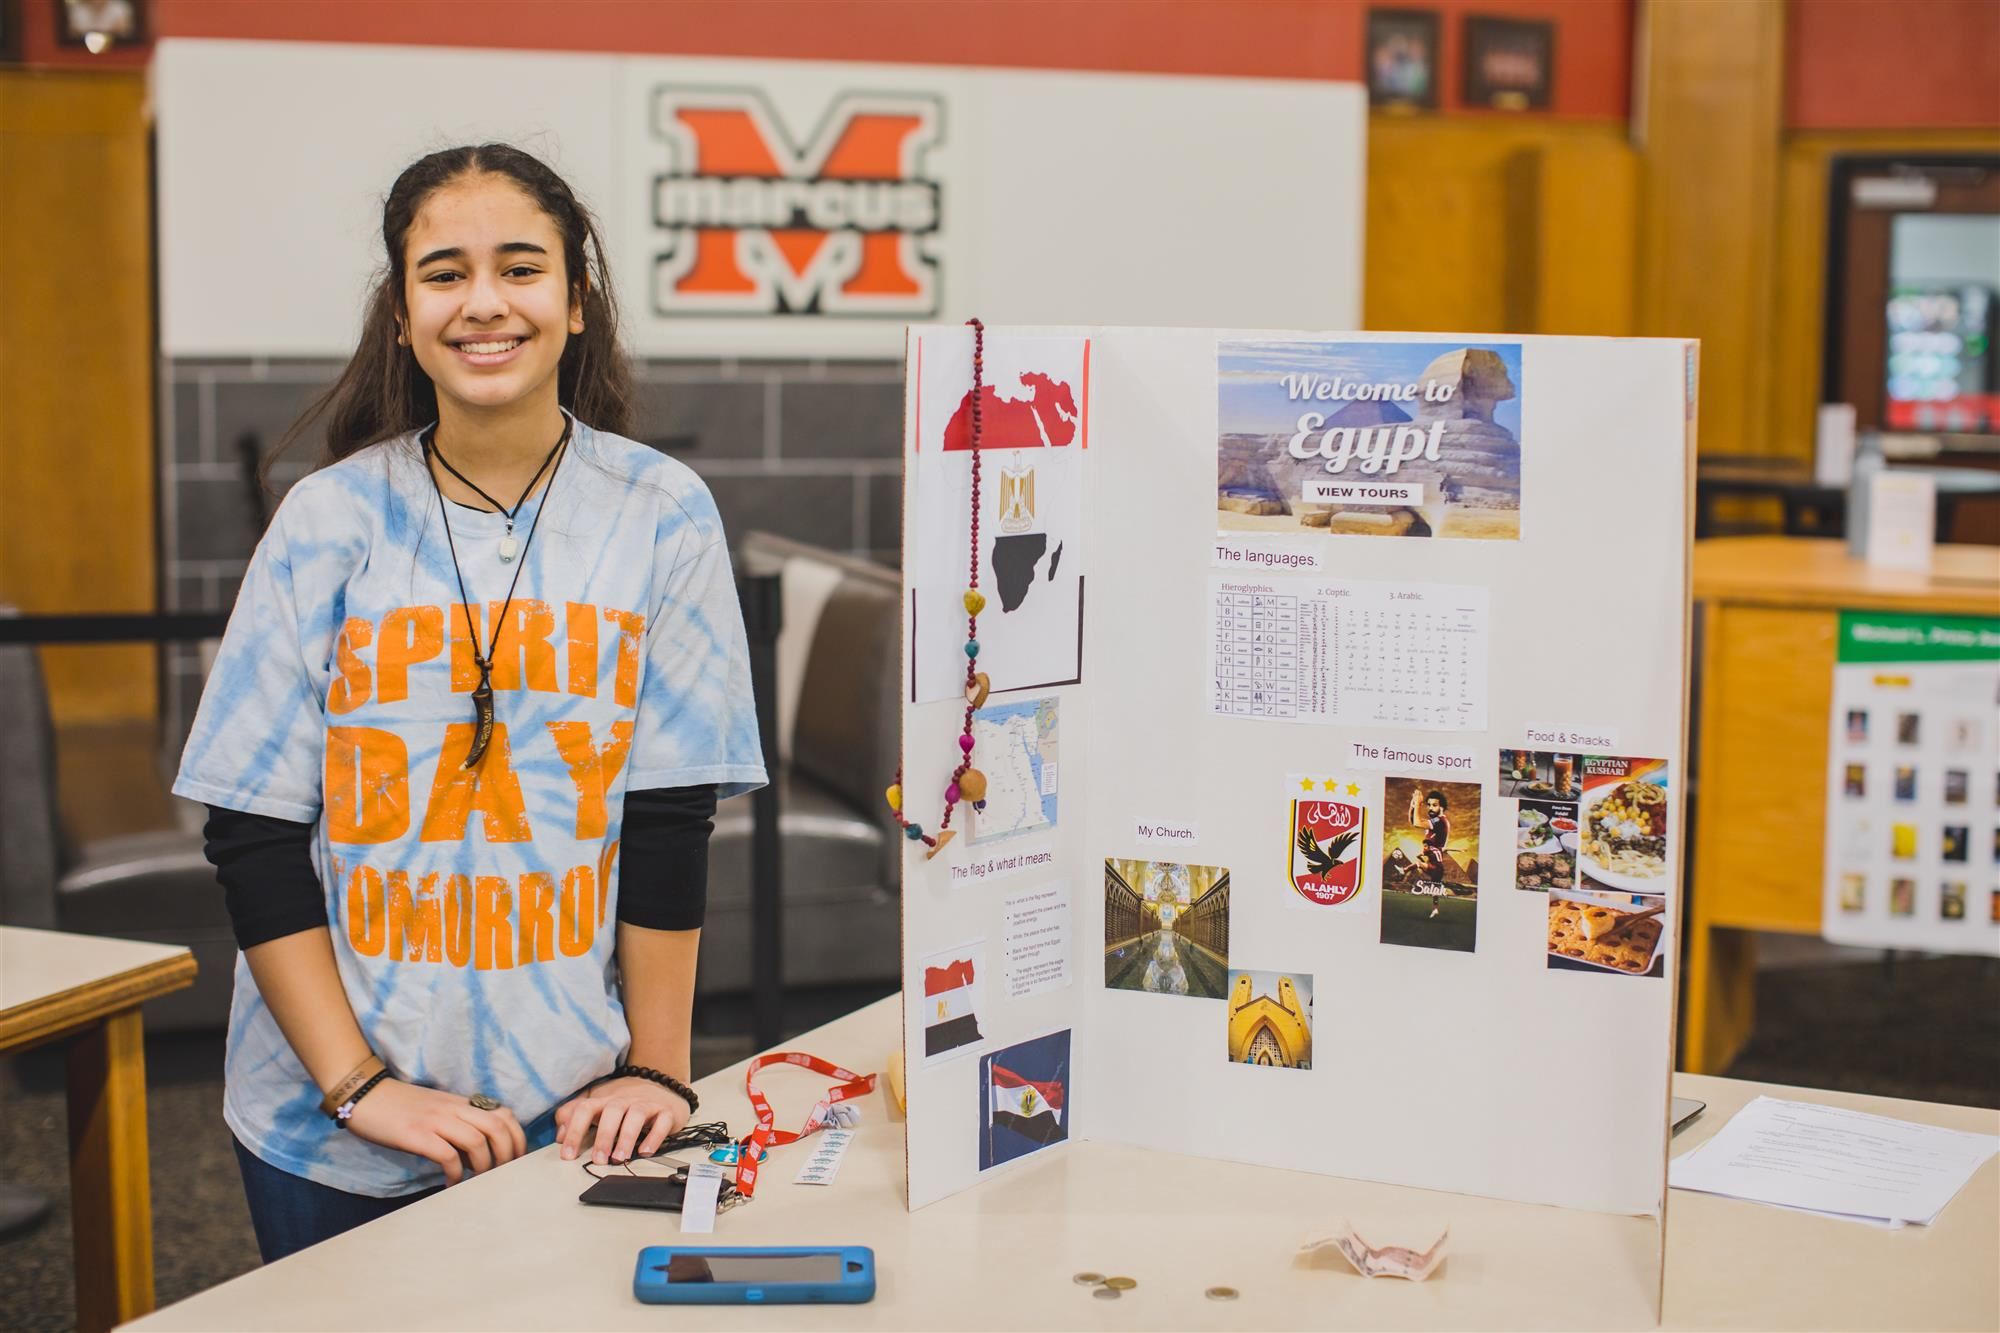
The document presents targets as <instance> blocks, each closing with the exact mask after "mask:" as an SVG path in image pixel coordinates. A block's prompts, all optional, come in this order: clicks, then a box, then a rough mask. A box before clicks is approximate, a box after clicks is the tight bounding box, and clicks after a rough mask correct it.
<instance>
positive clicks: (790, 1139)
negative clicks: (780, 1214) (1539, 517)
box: [736, 1051, 875, 1196]
mask: <svg viewBox="0 0 2000 1333" xmlns="http://www.w3.org/2000/svg"><path fill="white" fill-rule="evenodd" d="M772 1065H803V1066H805V1067H806V1068H807V1069H810V1070H812V1071H813V1072H814V1073H815V1074H825V1075H826V1076H827V1077H828V1078H833V1079H839V1080H840V1082H838V1083H836V1084H835V1085H834V1086H833V1087H830V1088H828V1089H827V1090H826V1095H825V1096H824V1097H822V1098H820V1099H819V1102H818V1104H817V1105H815V1106H814V1107H813V1109H812V1114H811V1115H809V1116H807V1117H806V1127H805V1128H804V1129H802V1130H800V1131H799V1132H798V1133H796V1134H794V1133H792V1132H790V1131H789V1130H782V1129H773V1128H772V1127H771V1123H772V1121H773V1120H774V1119H775V1117H774V1116H773V1115H772V1113H771V1103H770V1100H769V1099H768V1098H766V1097H765V1096H764V1094H763V1093H762V1092H760V1091H758V1089H757V1071H758V1070H760V1069H768V1068H769V1067H770V1066H772ZM873 1091H875V1075H873V1074H856V1073H854V1072H853V1071H851V1070H846V1069H842V1068H841V1067H840V1066H839V1065H836V1064H830V1063H828V1062H827V1061H825V1060H822V1059H820V1058H819V1057H818V1056H816V1055H806V1054H805V1053H803V1052H801V1051H777V1052H774V1053H772V1054H770V1055H760V1056H758V1057H757V1058H756V1059H754V1060H752V1061H751V1062H750V1068H749V1069H748V1070H746V1071H745V1072H744V1075H743V1092H744V1095H746V1096H747V1097H749V1098H750V1109H751V1110H753V1111H755V1112H756V1113H757V1128H755V1129H753V1130H751V1131H750V1136H749V1137H748V1138H746V1139H744V1140H743V1150H742V1151H741V1152H740V1153H738V1154H737V1157H736V1189H737V1192H738V1193H740V1194H743V1195H746V1196H747V1195H750V1194H754V1193H755V1192H756V1189H757V1166H758V1163H759V1160H760V1159H761V1158H762V1157H763V1156H764V1152H765V1150H766V1149H767V1148H777V1147H783V1146H784V1145H785V1144H787V1143H797V1142H798V1141H799V1140H800V1139H802V1138H804V1137H805V1136H806V1135H808V1134H810V1133H812V1132H813V1131H814V1130H816V1129H824V1128H825V1127H826V1112H827V1108H828V1107H830V1106H832V1105H833V1104H834V1103H835V1102H844V1101H847V1100H849V1099H850V1098H853V1097H865V1096H867V1095H868V1094H869V1093H871V1092H873Z"/></svg>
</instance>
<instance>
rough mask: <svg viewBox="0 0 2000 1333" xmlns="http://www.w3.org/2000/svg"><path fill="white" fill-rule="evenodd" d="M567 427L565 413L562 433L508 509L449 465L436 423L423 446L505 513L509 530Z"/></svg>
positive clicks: (552, 459)
mask: <svg viewBox="0 0 2000 1333" xmlns="http://www.w3.org/2000/svg"><path fill="white" fill-rule="evenodd" d="M569 428H570V419H569V417H568V415H567V414H565V415H564V417H563V430H562V434H561V435H559V436H557V437H556V442H555V445H554V447H553V448H551V449H550V450H549V452H548V455H547V457H545V458H543V459H542V465H541V466H540V467H538V468H536V469H535V475H534V476H532V477H530V478H529V479H528V486H527V489H526V490H524V491H522V492H521V498H520V499H518V500H516V501H514V507H513V508H512V509H509V508H508V507H507V506H506V505H503V504H501V503H500V502H499V501H498V500H496V499H494V498H493V497H492V496H490V495H488V494H487V493H486V492H485V491H483V490H481V489H480V488H479V483H478V482H476V481H474V480H473V479H472V478H470V477H468V476H466V475H465V474H464V473H463V472H460V471H459V470H458V469H457V468H455V467H453V466H452V465H451V460H450V459H448V458H446V457H445V456H444V450H442V449H440V448H438V447H437V426H436V425H432V427H431V433H430V436H429V438H428V439H427V441H426V443H425V448H427V449H429V450H430V453H431V456H432V457H433V458H435V459H437V461H438V466H439V467H441V468H443V469H444V470H445V471H446V472H449V473H451V475H452V476H454V477H457V478H458V479H459V480H460V481H461V482H463V483H465V485H466V486H467V487H469V488H470V489H471V490H472V493H473V494H475V495H477V496H478V497H479V498H480V499H482V500H484V501H486V503H487V504H490V505H492V506H493V508H494V509H496V510H498V511H499V512H500V513H502V514H505V515H506V516H507V530H508V531H509V532H511V531H513V529H514V516H515V515H516V514H518V513H520V512H521V506H522V505H524V504H526V503H528V497H529V496H530V495H533V494H534V493H535V486H536V484H537V483H539V482H540V481H541V479H542V474H543V473H544V472H547V471H548V470H549V465H550V464H551V463H553V462H555V461H556V451H557V450H559V449H561V448H562V447H563V445H564V444H565V443H566V442H567V441H568V440H569ZM431 484H432V485H433V486H435V485H437V478H436V477H432V478H431Z"/></svg>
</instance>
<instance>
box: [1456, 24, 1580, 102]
mask: <svg viewBox="0 0 2000 1333" xmlns="http://www.w3.org/2000/svg"><path fill="white" fill-rule="evenodd" d="M1555 64H1556V25H1555V24H1553V23H1549V22H1545V21H1538V20H1533V19H1497V18H1478V17H1468V18H1467V19H1466V20H1465V71H1464V86H1463V88H1462V89H1461V94H1460V95H1461V96H1462V98H1463V99H1464V101H1465V104H1466V105H1467V106H1487V107H1493V108H1495V109H1496V110H1500V111H1543V110H1546V109H1547V108H1548V105H1549V90H1550V88H1551V86H1552V85H1553V84H1554V82H1555Z"/></svg>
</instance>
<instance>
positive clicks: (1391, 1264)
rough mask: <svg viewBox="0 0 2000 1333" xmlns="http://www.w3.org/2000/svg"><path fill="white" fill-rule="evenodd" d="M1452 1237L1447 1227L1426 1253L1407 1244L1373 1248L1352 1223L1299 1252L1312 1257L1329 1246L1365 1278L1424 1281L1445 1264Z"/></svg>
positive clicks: (1313, 1241)
mask: <svg viewBox="0 0 2000 1333" xmlns="http://www.w3.org/2000/svg"><path fill="white" fill-rule="evenodd" d="M1450 1236H1451V1230H1450V1228H1448V1227H1447V1228H1446V1229H1445V1230H1444V1232H1443V1233H1441V1234H1440V1235H1439V1236H1438V1238H1437V1239H1436V1240H1435V1241H1433V1242H1432V1243H1431V1247H1430V1248H1429V1249H1427V1250H1413V1249H1411V1248H1410V1247H1408V1246H1407V1245H1379V1246H1378V1245H1370V1244H1369V1243H1368V1242H1367V1241H1365V1240H1363V1239H1362V1238H1361V1233H1360V1232H1358V1231H1356V1230H1355V1229H1354V1226H1353V1224H1352V1223H1349V1224H1348V1225H1347V1226H1346V1227H1345V1228H1343V1229H1342V1230H1340V1231H1336V1232H1332V1233H1330V1234H1328V1235H1324V1236H1317V1237H1314V1238H1312V1239H1310V1240H1308V1241H1306V1242H1305V1243H1304V1244H1303V1245H1301V1246H1299V1252H1300V1253H1301V1254H1313V1253H1316V1252H1318V1251H1319V1250H1322V1249H1326V1248H1329V1247H1330V1248H1332V1249H1335V1250H1338V1251H1340V1254H1341V1257H1342V1258H1344V1259H1346V1260H1347V1262H1348V1263H1349V1264H1352V1265H1353V1267H1354V1271H1355V1272H1357V1273H1359V1274H1361V1276H1363V1277H1401V1278H1408V1279H1409V1280H1410V1281H1412V1282H1422V1281H1423V1280H1424V1279H1425V1278H1427V1277H1429V1276H1430V1275H1431V1274H1432V1273H1434V1272H1436V1271H1437V1266H1438V1265H1439V1264H1441V1263H1443V1262H1444V1243H1445V1241H1446V1240H1447V1239H1449V1238H1450Z"/></svg>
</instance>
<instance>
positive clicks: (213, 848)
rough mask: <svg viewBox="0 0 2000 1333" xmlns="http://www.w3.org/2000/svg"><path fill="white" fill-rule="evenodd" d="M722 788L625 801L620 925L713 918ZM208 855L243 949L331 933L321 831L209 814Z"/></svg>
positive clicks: (684, 925) (670, 925) (659, 926)
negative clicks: (711, 856)
mask: <svg viewBox="0 0 2000 1333" xmlns="http://www.w3.org/2000/svg"><path fill="white" fill-rule="evenodd" d="M714 817H715V788H714V787H713V786H700V787H655V788H651V789H649V790H646V791H634V792H627V793H626V794H625V819H624V823H623V826H622V830H621V832H620V834H619V837H620V844H619V851H618V862H619V873H618V884H619V889H618V919H619V920H620V921H625V922H629V923H631V924H632V925H635V926H644V927H646V928H648V929H651V930H696V929H699V928H700V926H701V924H702V920H703V918H704V917H705V916H706V915H707V912H708V836H709V833H710V832H711V830H712V829H713V828H714ZM202 835H203V837H204V839H205V840H206V845H205V846H204V848H203V850H204V852H205V853H206V855H207V856H208V859H209V862H210V863H211V864H212V865H214V866H215V869H216V877H217V878H218V879H220V880H221V881H222V890H223V895H224V900H225V902H226V903H227V905H228V908H229V921H230V925H231V926H232V928H233V929H234V930H235V932H236V944H237V947H238V948H242V949H248V948H251V947H253V946H255V945H258V944H263V943H266V942H268V941H270V940H275V939H281V938H283V937H284V936H286V935H296V934H298V933H299V932H300V931H304V930H315V929H318V928H320V927H323V926H325V925H326V924H327V917H326V894H325V892H324V891H323V890H322V888H321V886H320V882H319V876H318V875H317V874H315V873H314V872H313V866H312V837H313V826H312V825H311V824H301V823H298V822H296V821H294V820H289V819H277V818H274V817H272V816H270V815H256V814H250V813H249V812H247V811H243V810H229V809H225V808H223V807H221V806H214V805H211V806H209V807H208V824H207V826H206V827H205V828H204V829H203V831H202Z"/></svg>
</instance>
